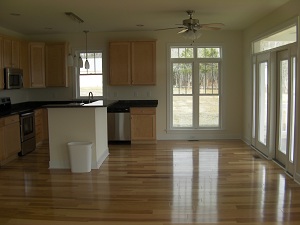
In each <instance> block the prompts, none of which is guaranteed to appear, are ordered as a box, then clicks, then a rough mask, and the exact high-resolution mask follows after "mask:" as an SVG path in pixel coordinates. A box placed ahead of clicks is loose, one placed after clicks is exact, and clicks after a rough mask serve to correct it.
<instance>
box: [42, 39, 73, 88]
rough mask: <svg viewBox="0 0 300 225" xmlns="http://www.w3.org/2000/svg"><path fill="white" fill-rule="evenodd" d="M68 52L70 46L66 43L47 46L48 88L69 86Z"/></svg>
mask: <svg viewBox="0 0 300 225" xmlns="http://www.w3.org/2000/svg"><path fill="white" fill-rule="evenodd" d="M67 52H68V45H67V44H66V43H49V44H48V43H47V44H46V86H47V87H67V86H68V66H67Z"/></svg>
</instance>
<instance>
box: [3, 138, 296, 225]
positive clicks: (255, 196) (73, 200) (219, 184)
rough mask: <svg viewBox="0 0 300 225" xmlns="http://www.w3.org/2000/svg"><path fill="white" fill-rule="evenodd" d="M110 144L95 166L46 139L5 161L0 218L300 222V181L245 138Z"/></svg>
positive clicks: (23, 221)
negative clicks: (68, 166)
mask: <svg viewBox="0 0 300 225" xmlns="http://www.w3.org/2000/svg"><path fill="white" fill-rule="evenodd" d="M109 147H110V155H109V157H108V158H107V159H106V160H105V162H104V163H103V165H102V166H101V167H100V169H99V170H92V172H90V173H83V174H72V173H71V172H70V170H49V169H48V161H49V156H48V147H47V145H43V146H40V147H39V148H38V149H37V150H36V151H34V152H33V153H31V154H29V155H26V156H25V157H21V158H18V159H16V160H14V161H12V162H11V163H9V164H7V165H5V166H3V167H2V168H0V224H3V225H29V224H30V225H37V224H43V225H44V224H46V225H50V224H51V225H69V224H72V225H80V224H88V225H96V224H108V225H121V224H122V225H129V224H130V225H132V224H134V225H137V224H141V225H150V224H151V225H152V224H153V225H171V224H210V223H215V224H223V225H229V224H244V225H250V224H267V225H271V224H300V185H298V184H297V183H295V182H294V181H293V180H292V179H291V178H290V177H289V176H287V175H286V174H285V173H284V171H283V170H282V169H281V168H280V167H278V166H277V165H276V164H275V163H273V162H271V161H267V160H265V159H264V158H262V157H260V155H259V154H257V153H256V152H255V151H254V150H252V149H251V148H250V147H249V146H247V145H246V144H244V143H243V142H241V141H236V140H233V141H232V140H231V141H192V142H191V141H190V142H189V141H158V143H157V144H155V145H110V146H109Z"/></svg>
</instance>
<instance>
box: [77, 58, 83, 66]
mask: <svg viewBox="0 0 300 225" xmlns="http://www.w3.org/2000/svg"><path fill="white" fill-rule="evenodd" d="M78 66H79V68H82V67H83V60H82V58H81V56H80V55H79V57H78Z"/></svg>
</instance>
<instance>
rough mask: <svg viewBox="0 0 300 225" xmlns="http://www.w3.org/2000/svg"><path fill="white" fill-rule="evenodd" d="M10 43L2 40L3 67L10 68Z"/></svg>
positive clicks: (8, 40)
mask: <svg viewBox="0 0 300 225" xmlns="http://www.w3.org/2000/svg"><path fill="white" fill-rule="evenodd" d="M11 59H12V41H11V40H10V39H6V38H4V39H3V67H4V68H5V67H11V64H12V61H11Z"/></svg>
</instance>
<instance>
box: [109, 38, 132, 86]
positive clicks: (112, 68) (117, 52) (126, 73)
mask: <svg viewBox="0 0 300 225" xmlns="http://www.w3.org/2000/svg"><path fill="white" fill-rule="evenodd" d="M130 73H131V59H130V42H111V43H110V44H109V84H110V85H130V84H131V75H130Z"/></svg>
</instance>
